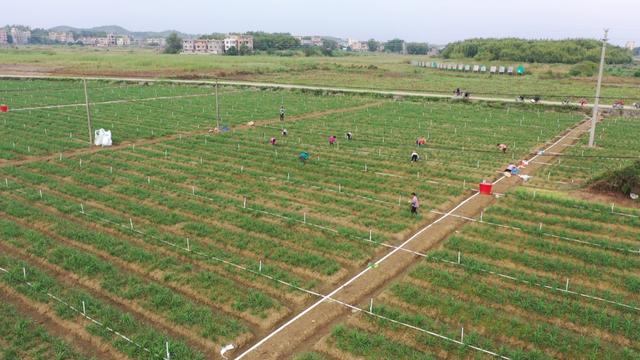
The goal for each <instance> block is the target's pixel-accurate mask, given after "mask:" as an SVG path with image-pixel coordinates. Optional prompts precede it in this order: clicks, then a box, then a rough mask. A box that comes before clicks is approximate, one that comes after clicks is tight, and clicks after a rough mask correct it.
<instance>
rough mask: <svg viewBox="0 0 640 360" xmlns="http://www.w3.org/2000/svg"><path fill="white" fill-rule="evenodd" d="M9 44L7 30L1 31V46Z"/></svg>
mask: <svg viewBox="0 0 640 360" xmlns="http://www.w3.org/2000/svg"><path fill="white" fill-rule="evenodd" d="M8 43H9V39H8V37H7V30H5V29H0V45H7V44H8Z"/></svg>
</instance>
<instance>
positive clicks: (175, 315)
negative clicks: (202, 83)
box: [1, 201, 275, 343]
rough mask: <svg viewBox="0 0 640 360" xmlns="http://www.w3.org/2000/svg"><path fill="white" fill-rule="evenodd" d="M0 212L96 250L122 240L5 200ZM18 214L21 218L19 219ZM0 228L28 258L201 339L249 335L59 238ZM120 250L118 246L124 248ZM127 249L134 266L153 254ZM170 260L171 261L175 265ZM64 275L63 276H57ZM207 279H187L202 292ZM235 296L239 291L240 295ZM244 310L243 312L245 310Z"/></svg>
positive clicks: (7, 225)
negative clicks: (74, 276)
mask: <svg viewBox="0 0 640 360" xmlns="http://www.w3.org/2000/svg"><path fill="white" fill-rule="evenodd" d="M3 208H6V209H7V210H6V211H7V213H8V214H9V215H10V216H13V217H16V218H19V217H20V218H22V221H26V220H27V219H25V214H29V215H28V221H29V223H30V224H33V225H36V224H37V225H39V226H41V227H44V228H50V229H51V230H50V231H53V232H54V233H55V234H56V236H58V237H60V238H61V239H68V240H69V241H73V242H74V243H75V242H77V243H80V244H87V245H89V246H95V247H97V248H99V249H100V250H101V251H108V249H109V248H110V246H109V245H110V244H113V243H118V242H121V241H119V240H117V239H115V238H113V237H111V236H109V235H107V234H101V233H97V234H96V233H95V232H93V231H91V230H89V229H79V228H77V227H75V226H74V223H71V222H68V221H66V220H63V219H61V218H60V217H59V216H55V215H50V214H48V213H45V212H44V211H42V210H39V209H38V208H37V207H31V206H26V205H22V204H15V203H14V204H11V203H8V202H5V201H3ZM20 215H22V217H21V216H20ZM1 228H2V229H3V231H5V232H7V233H9V234H10V235H11V236H10V237H9V239H8V240H7V243H8V244H11V245H12V246H14V247H16V248H19V249H24V250H25V251H27V252H28V253H29V254H32V255H35V256H38V257H39V258H42V259H44V260H45V261H47V262H49V263H51V264H53V265H56V266H58V267H60V268H61V269H63V270H64V271H65V272H68V273H74V274H78V275H80V276H82V277H84V278H87V279H90V280H91V281H95V282H96V283H98V284H99V286H100V291H101V292H102V293H106V294H111V295H112V296H114V297H116V298H118V299H123V300H124V302H127V301H128V302H133V303H135V304H138V305H139V306H140V307H142V308H144V309H146V310H147V311H149V312H153V313H157V314H161V315H160V316H162V317H164V318H166V319H167V320H169V321H171V322H172V323H175V324H177V325H179V326H181V327H183V328H189V329H193V331H194V334H197V335H198V336H200V337H202V338H206V339H211V340H212V341H215V342H218V343H221V342H223V341H229V340H233V339H235V338H236V337H238V336H240V335H242V334H243V333H246V332H247V331H248V329H247V327H246V325H245V324H243V323H242V321H241V320H239V319H237V318H234V317H231V316H230V315H229V314H223V313H221V312H218V311H215V310H214V309H211V308H210V307H208V306H206V305H201V304H198V303H197V302H194V301H193V300H190V299H188V298H186V297H185V296H183V295H180V294H178V293H176V292H174V291H173V290H172V289H171V288H170V287H167V286H165V285H163V284H161V283H157V282H153V281H149V279H147V278H142V277H139V276H137V275H133V274H131V273H129V272H128V271H126V270H122V269H120V268H118V267H117V266H116V265H114V264H113V263H111V262H109V261H108V260H103V259H101V258H100V257H99V256H98V255H94V254H90V253H86V252H85V251H84V250H82V249H78V248H76V247H71V246H64V245H60V244H58V241H57V240H58V239H55V238H50V237H48V236H46V235H44V234H42V233H40V232H38V231H35V230H27V229H24V228H22V227H21V226H18V225H13V224H12V223H11V222H9V221H3V222H2V223H1ZM120 246H121V247H122V245H120ZM118 250H120V248H115V249H112V250H111V253H113V252H120V253H121V254H120V255H123V254H122V252H123V250H120V251H118ZM126 250H128V251H129V252H130V255H129V257H127V258H126V260H128V261H133V262H134V263H135V262H138V261H139V260H140V258H141V257H143V258H144V257H147V258H149V257H152V256H153V255H151V254H149V253H145V251H144V250H142V249H136V248H134V247H131V246H129V247H127V248H126ZM132 250H133V251H132ZM136 250H137V251H136ZM112 256H115V255H112ZM131 256H135V258H133V259H132V258H131ZM114 258H116V257H114ZM120 258H122V257H120ZM169 260H172V261H173V263H171V262H170V261H169ZM156 261H158V259H156ZM164 264H166V266H167V267H168V266H172V267H174V268H179V267H180V266H181V264H179V262H177V260H176V259H167V258H163V259H162V260H161V261H160V263H159V265H160V267H159V268H160V269H163V268H164V267H165V266H164ZM185 272H186V274H184V275H182V276H184V277H188V276H190V275H197V274H190V273H189V272H190V269H189V268H188V267H186V268H183V269H182V270H181V271H179V272H177V274H178V275H179V274H181V273H185ZM63 274H64V273H63ZM63 274H61V276H62V275H63ZM170 274H171V273H168V272H167V273H166V275H170ZM196 279H197V277H196ZM209 279H210V278H208V277H202V278H200V281H203V283H201V284H196V283H195V281H191V285H195V286H194V288H195V289H197V290H199V291H203V290H205V289H206V288H207V287H208V286H209V285H208V284H207V283H206V282H205V281H208V280H209ZM176 280H178V277H176ZM227 285H229V284H227ZM231 289H233V287H231ZM237 294H238V295H239V294H242V293H241V292H240V291H238V292H237ZM232 296H233V295H232ZM249 296H250V295H249V294H246V296H245V297H244V299H245V300H246V299H247V298H248V297H249ZM263 298H264V299H265V302H264V304H263V306H265V305H266V306H267V308H269V307H272V306H274V305H275V304H273V302H271V301H270V300H268V298H267V297H263ZM230 300H232V299H227V301H230ZM242 301H243V300H242V299H240V300H239V301H238V302H239V303H240V302H242ZM239 305H240V304H239ZM238 307H242V306H238ZM244 307H245V308H246V306H244ZM256 310H264V309H256Z"/></svg>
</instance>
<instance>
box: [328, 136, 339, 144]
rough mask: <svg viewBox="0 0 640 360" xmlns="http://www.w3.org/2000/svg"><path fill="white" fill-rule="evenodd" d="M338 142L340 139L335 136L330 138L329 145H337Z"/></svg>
mask: <svg viewBox="0 0 640 360" xmlns="http://www.w3.org/2000/svg"><path fill="white" fill-rule="evenodd" d="M336 140H338V138H337V137H336V136H335V135H331V136H329V145H331V146H333V145H335V143H336Z"/></svg>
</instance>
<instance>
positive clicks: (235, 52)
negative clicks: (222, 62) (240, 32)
mask: <svg viewBox="0 0 640 360" xmlns="http://www.w3.org/2000/svg"><path fill="white" fill-rule="evenodd" d="M226 54H227V55H231V56H236V55H238V49H236V47H235V46H232V47H230V48H229V50H227V52H226Z"/></svg>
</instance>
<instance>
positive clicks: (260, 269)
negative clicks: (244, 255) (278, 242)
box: [258, 259, 262, 272]
mask: <svg viewBox="0 0 640 360" xmlns="http://www.w3.org/2000/svg"><path fill="white" fill-rule="evenodd" d="M258 272H262V259H260V263H259V264H258Z"/></svg>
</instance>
